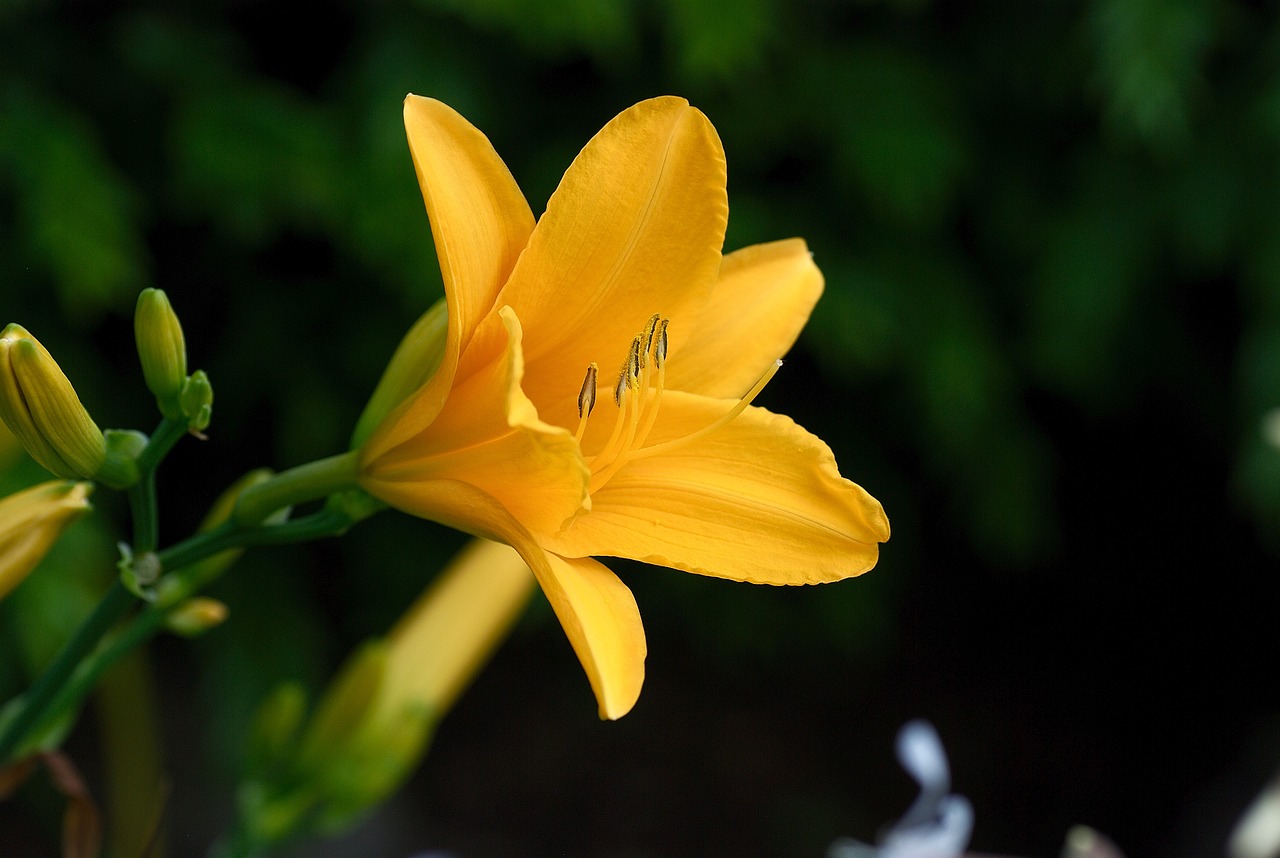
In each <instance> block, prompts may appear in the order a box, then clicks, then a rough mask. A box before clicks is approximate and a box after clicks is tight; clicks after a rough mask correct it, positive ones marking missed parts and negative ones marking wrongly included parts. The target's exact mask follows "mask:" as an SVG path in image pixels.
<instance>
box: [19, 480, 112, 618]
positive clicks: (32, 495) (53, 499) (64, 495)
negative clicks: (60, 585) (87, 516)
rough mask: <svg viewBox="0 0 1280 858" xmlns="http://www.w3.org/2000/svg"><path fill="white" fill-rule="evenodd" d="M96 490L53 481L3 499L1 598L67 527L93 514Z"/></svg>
mask: <svg viewBox="0 0 1280 858" xmlns="http://www.w3.org/2000/svg"><path fill="white" fill-rule="evenodd" d="M92 488H93V485H92V484H91V483H72V482H66V481H64V480H51V481H50V482H47V483H40V484H39V485H36V486H32V487H31V488H29V489H24V490H23V491H20V492H17V493H15V494H11V495H9V496H8V497H5V498H0V599H2V598H4V597H5V595H7V594H8V592H9V591H10V590H12V589H13V588H14V587H16V586H18V585H19V584H21V583H22V581H23V579H24V578H26V577H27V575H28V574H29V573H30V572H31V570H32V569H34V568H36V566H37V565H38V564H39V563H40V561H41V560H42V559H44V556H45V554H47V553H48V552H49V549H50V548H52V547H53V543H54V542H56V541H57V540H58V537H59V536H61V535H62V531H63V530H64V529H65V528H66V526H67V525H69V524H70V523H71V522H73V521H75V520H76V519H77V518H79V517H80V516H81V515H83V514H84V513H86V512H88V511H89V509H90V506H89V492H90V491H91V490H92Z"/></svg>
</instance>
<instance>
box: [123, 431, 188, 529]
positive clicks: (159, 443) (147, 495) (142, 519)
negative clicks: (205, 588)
mask: <svg viewBox="0 0 1280 858" xmlns="http://www.w3.org/2000/svg"><path fill="white" fill-rule="evenodd" d="M186 432H187V422H186V421H185V420H173V419H170V418H168V417H166V418H165V419H164V420H162V421H160V425H159V426H158V427H156V431H155V432H154V433H153V434H152V435H151V439H150V440H149V441H148V442H147V446H146V447H144V448H143V449H142V452H141V453H139V454H138V463H137V464H138V482H136V483H134V484H133V486H132V487H130V489H129V508H130V510H131V511H132V513H133V550H134V552H135V553H137V554H143V553H145V552H148V551H155V550H156V548H157V547H159V544H160V514H159V507H158V505H157V503H156V468H158V467H159V466H160V462H161V460H162V459H164V457H165V456H166V455H167V454H168V452H169V451H170V450H172V449H173V445H174V444H176V443H178V441H179V439H181V438H182V436H183V435H185V434H186Z"/></svg>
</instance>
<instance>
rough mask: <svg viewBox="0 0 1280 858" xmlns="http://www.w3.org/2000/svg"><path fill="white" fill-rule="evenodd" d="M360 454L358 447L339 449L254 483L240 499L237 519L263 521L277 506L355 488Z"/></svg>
mask: <svg viewBox="0 0 1280 858" xmlns="http://www.w3.org/2000/svg"><path fill="white" fill-rule="evenodd" d="M356 456H357V451H355V450H351V451H349V452H346V453H339V454H338V455H336V456H330V457H329V458H327V459H319V460H317V461H315V462H308V463H307V464H305V465H299V466H298V467H296V468H291V469H289V470H287V471H285V472H283V473H280V474H276V475H275V476H273V477H271V478H270V479H268V480H264V481H263V482H261V483H258V484H257V485H254V486H250V487H249V488H247V489H245V490H244V492H243V493H242V494H241V495H240V499H239V500H238V501H236V509H235V513H234V514H233V516H234V518H235V520H236V521H238V522H240V523H241V524H243V525H255V524H261V523H262V522H263V521H266V519H267V517H268V516H269V515H271V513H273V512H275V511H276V510H279V509H284V508H285V507H288V506H294V505H295V504H300V503H306V502H307V501H312V500H319V499H320V498H325V497H328V496H329V495H331V494H334V493H335V492H340V491H345V490H346V489H351V488H354V487H355V485H356V467H357V461H356Z"/></svg>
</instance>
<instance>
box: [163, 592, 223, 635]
mask: <svg viewBox="0 0 1280 858" xmlns="http://www.w3.org/2000/svg"><path fill="white" fill-rule="evenodd" d="M226 618H227V606H226V605H224V604H222V603H221V602H219V601H218V600H217V599H208V598H205V597H204V596H196V597H195V598H194V599H188V600H187V601H185V602H183V603H182V604H181V605H179V606H178V607H176V608H174V609H173V610H172V611H171V612H170V613H169V616H168V617H166V618H165V625H166V626H168V627H169V631H171V632H173V633H174V634H179V635H182V636H183V637H186V638H194V637H196V636H198V635H202V634H204V633H205V632H207V631H209V629H211V628H213V627H214V626H220V625H222V623H223V621H224V620H226Z"/></svg>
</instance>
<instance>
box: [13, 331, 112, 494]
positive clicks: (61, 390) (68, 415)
mask: <svg viewBox="0 0 1280 858" xmlns="http://www.w3.org/2000/svg"><path fill="white" fill-rule="evenodd" d="M0 419H3V420H4V422H5V424H6V425H7V426H8V427H9V429H10V431H12V432H13V434H14V435H15V436H16V437H17V438H18V440H19V441H21V442H22V445H23V446H24V447H26V449H27V452H28V453H30V454H31V457H32V458H33V459H35V460H36V461H37V462H39V463H40V464H41V465H43V466H44V467H45V468H46V469H48V470H49V471H51V472H53V473H54V474H56V475H58V476H59V477H64V478H67V479H72V478H92V477H94V476H95V475H96V474H97V473H98V470H99V469H100V468H101V467H102V463H103V462H104V461H105V459H106V456H107V445H106V441H105V440H104V439H103V437H102V430H100V429H99V428H98V425H97V424H96V423H94V422H93V418H92V417H90V416H89V412H88V411H86V410H85V407H84V406H83V405H82V404H81V403H80V397H78V396H77V395H76V391H75V388H74V387H72V386H71V382H70V381H68V380H67V377H66V376H65V375H64V374H63V373H62V369H61V368H60V367H59V366H58V364H57V361H55V360H54V359H53V356H52V355H50V354H49V352H48V351H47V350H46V349H45V347H44V346H42V345H40V343H39V342H38V341H37V340H36V339H35V338H34V337H32V336H31V334H30V333H28V332H27V330H26V329H25V328H23V327H22V326H21V325H15V324H11V325H9V326H8V327H6V328H5V329H4V330H3V331H0Z"/></svg>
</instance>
